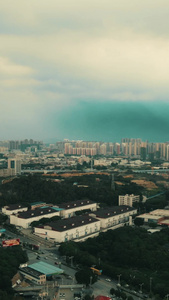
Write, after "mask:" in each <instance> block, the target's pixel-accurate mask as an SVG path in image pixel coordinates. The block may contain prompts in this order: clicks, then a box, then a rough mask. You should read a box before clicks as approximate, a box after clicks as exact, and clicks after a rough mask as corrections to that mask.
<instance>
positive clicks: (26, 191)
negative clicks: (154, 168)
mask: <svg viewBox="0 0 169 300" xmlns="http://www.w3.org/2000/svg"><path fill="white" fill-rule="evenodd" d="M123 180H124V179H123ZM74 182H78V184H79V185H88V187H87V188H86V187H80V188H79V187H78V186H77V185H74V184H73V183H74ZM142 190H143V188H141V187H139V186H137V185H136V184H135V183H130V182H128V181H127V182H125V184H124V185H122V186H118V185H117V186H116V190H115V191H113V190H111V177H110V176H108V175H98V174H97V175H95V174H92V175H84V176H79V177H72V178H66V179H65V181H63V182H60V183H57V182H53V181H51V180H50V179H46V178H44V177H42V176H37V175H34V176H32V175H29V176H21V177H19V178H16V179H14V180H12V181H11V182H8V183H6V184H2V185H0V205H1V206H4V205H6V204H10V203H18V202H20V203H24V204H27V205H28V204H29V203H31V202H34V201H43V202H46V203H53V204H59V203H63V202H68V201H74V200H79V199H82V198H90V199H91V200H93V201H95V202H98V203H102V204H103V205H109V206H110V205H117V202H118V195H119V194H126V193H129V194H131V193H135V194H141V191H142Z"/></svg>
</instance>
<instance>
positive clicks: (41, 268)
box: [29, 261, 63, 276]
mask: <svg viewBox="0 0 169 300" xmlns="http://www.w3.org/2000/svg"><path fill="white" fill-rule="evenodd" d="M29 268H31V269H33V270H35V271H37V272H39V273H41V274H45V275H46V276H47V275H52V274H53V275H54V274H62V273H63V270H62V269H60V268H57V267H55V266H52V265H50V264H48V263H45V262H43V261H40V262H37V263H34V264H31V265H29Z"/></svg>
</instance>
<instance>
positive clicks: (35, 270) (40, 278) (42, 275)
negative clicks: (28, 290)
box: [19, 261, 64, 284]
mask: <svg viewBox="0 0 169 300" xmlns="http://www.w3.org/2000/svg"><path fill="white" fill-rule="evenodd" d="M19 271H20V273H21V274H22V275H23V276H24V277H25V278H26V279H29V280H31V281H34V282H35V283H37V284H45V282H46V278H47V277H48V276H49V277H50V276H52V275H59V274H62V273H63V272H64V271H63V270H62V269H60V268H57V267H55V266H52V265H50V264H48V263H45V262H43V261H40V262H38V263H34V264H31V265H28V266H24V267H23V268H21V267H20V268H19Z"/></svg>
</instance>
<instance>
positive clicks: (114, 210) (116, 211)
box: [93, 205, 136, 218]
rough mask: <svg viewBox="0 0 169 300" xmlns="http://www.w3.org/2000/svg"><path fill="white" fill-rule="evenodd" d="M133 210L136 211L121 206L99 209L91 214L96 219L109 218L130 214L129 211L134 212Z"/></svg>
mask: <svg viewBox="0 0 169 300" xmlns="http://www.w3.org/2000/svg"><path fill="white" fill-rule="evenodd" d="M135 210H136V209H135V208H133V207H130V206H127V205H121V206H112V207H109V208H103V209H99V210H97V211H95V212H93V214H95V216H96V217H98V218H110V217H112V216H116V215H120V214H124V213H126V212H131V211H135Z"/></svg>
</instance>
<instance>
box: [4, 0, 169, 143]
mask: <svg viewBox="0 0 169 300" xmlns="http://www.w3.org/2000/svg"><path fill="white" fill-rule="evenodd" d="M168 15H169V2H168V0H161V1H159V0H154V1H152V0H148V1H140V0H113V1H112V0H104V1H102V0H92V1H88V0H80V1H77V0H62V1H57V0H48V1H46V0H36V1H34V0H29V1H26V0H15V1H11V0H5V1H3V2H2V3H1V4H0V127H1V131H0V140H4V139H22V138H36V139H45V140H48V139H50V138H57V139H62V138H64V137H67V138H75V139H76V138H79V139H83V138H84V139H94V140H96V139H97V140H104V139H105V140H108V141H114V140H115V139H116V140H119V139H120V138H121V137H142V138H143V139H149V140H154V141H166V140H169V138H168V130H167V129H168V125H169V121H168V114H169V75H168V74H169V71H168V70H169V20H168ZM125 120H126V122H125ZM133 126H134V129H133ZM147 126H148V127H149V130H147V128H148V127H147ZM150 129H151V130H150Z"/></svg>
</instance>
